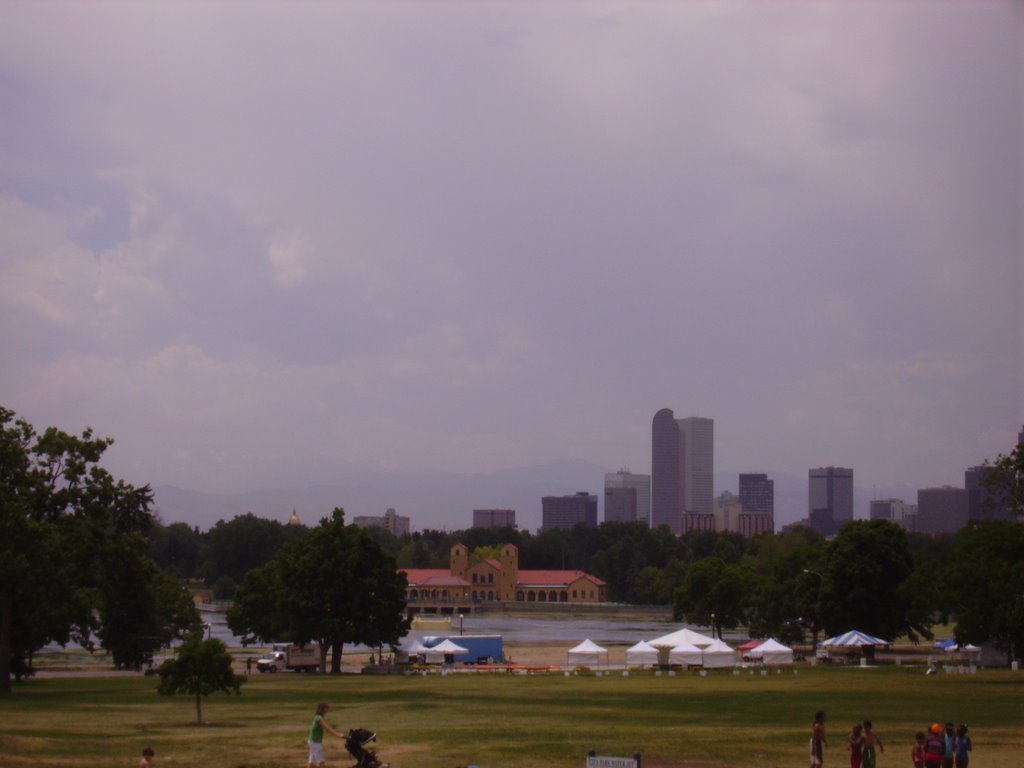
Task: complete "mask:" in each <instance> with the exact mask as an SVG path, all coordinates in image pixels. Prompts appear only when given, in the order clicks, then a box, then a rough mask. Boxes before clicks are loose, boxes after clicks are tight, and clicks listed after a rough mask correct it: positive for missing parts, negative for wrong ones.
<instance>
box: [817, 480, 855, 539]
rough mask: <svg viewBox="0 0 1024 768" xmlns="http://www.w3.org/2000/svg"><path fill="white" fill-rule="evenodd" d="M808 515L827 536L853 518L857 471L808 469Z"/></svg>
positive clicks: (820, 531)
mask: <svg viewBox="0 0 1024 768" xmlns="http://www.w3.org/2000/svg"><path fill="white" fill-rule="evenodd" d="M807 513H808V514H807V517H808V518H809V520H810V523H811V527H812V528H814V529H815V530H816V531H818V532H819V533H820V534H821V535H823V536H833V535H835V534H836V533H837V532H838V531H839V529H840V528H842V527H843V525H844V524H846V523H848V522H850V521H851V520H853V470H852V469H847V468H845V467H819V468H817V469H811V470H809V471H808V483H807Z"/></svg>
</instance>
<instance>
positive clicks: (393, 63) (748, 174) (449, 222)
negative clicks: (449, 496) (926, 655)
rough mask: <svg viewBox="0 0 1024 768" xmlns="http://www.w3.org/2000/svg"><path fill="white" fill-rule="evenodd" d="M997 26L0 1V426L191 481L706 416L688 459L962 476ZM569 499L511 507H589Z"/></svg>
mask: <svg viewBox="0 0 1024 768" xmlns="http://www.w3.org/2000/svg"><path fill="white" fill-rule="evenodd" d="M1022 30H1024V16H1022V10H1021V5H1020V4H1019V3H1013V2H980V3H892V4H889V3H867V4H856V3H845V2H825V3H800V2H796V3H777V4H776V3H742V2H738V3H712V2H703V3H702V2H693V3H664V4H662V3H593V4H590V3H587V4H583V3H523V4H507V3H486V2H485V3H474V4H468V3H465V4H440V3H423V4H411V3H409V4H406V3H372V4H371V3H341V4H322V3H316V4H314V3H303V2H299V3H288V4H285V3H278V4H273V3H271V4H229V3H187V4H179V3H159V2H157V3H146V4H139V5H129V4H124V3H105V2H98V3H89V4H84V3H45V2H44V3H38V2H32V3H29V2H12V3H5V4H3V6H0V103H2V104H3V105H4V109H3V112H4V119H3V120H0V323H2V327H3V329H4V333H3V334H2V335H0V357H2V359H3V361H4V362H3V366H2V367H0V404H2V405H4V406H5V407H8V408H11V409H13V410H14V411H15V412H16V413H17V414H18V415H19V416H21V417H23V418H26V419H28V420H29V421H30V422H32V423H33V424H34V425H35V426H36V427H37V428H43V427H46V426H50V425H53V426H58V427H61V428H62V429H65V430H68V431H79V430H81V429H83V428H84V427H86V426H91V427H92V428H94V430H95V431H96V432H97V434H99V435H104V436H111V437H113V438H114V439H115V440H116V443H115V445H114V446H113V447H112V448H111V449H110V451H109V452H108V453H107V455H106V457H105V461H104V464H105V465H106V466H107V467H108V468H109V469H110V470H111V471H112V472H113V473H114V474H115V475H117V476H119V477H123V478H125V479H126V480H128V481H129V482H132V483H135V484H144V483H149V484H151V485H153V486H156V487H160V486H176V487H179V488H185V489H192V490H195V491H202V492H207V493H240V492H249V491H259V490H263V489H274V488H303V487H308V486H313V485H325V484H326V485H329V484H331V483H334V482H337V481H338V479H339V478H342V477H352V476H354V475H358V474H359V473H366V472H372V473H382V474H383V475H385V476H386V475H389V474H394V475H396V476H401V477H404V478H408V477H409V476H410V475H416V476H420V477H423V476H426V475H429V473H433V472H439V473H446V474H449V475H451V474H456V475H466V476H471V475H477V474H484V475H487V474H491V473H497V472H502V471H505V470H515V469H517V468H522V467H530V466H536V465H545V464H550V463H552V462H556V466H557V462H562V461H563V460H573V461H578V462H586V463H588V464H590V465H595V466H598V467H602V468H603V469H604V470H605V471H614V470H616V469H618V468H619V467H622V466H629V467H630V468H631V469H633V470H634V471H636V472H650V464H651V431H650V430H651V418H652V416H653V415H654V413H655V412H656V411H657V410H658V409H660V408H664V407H668V408H672V409H673V410H674V411H675V413H676V414H677V415H678V416H680V417H686V416H707V417H711V418H713V419H714V420H715V470H716V473H731V474H733V475H735V473H738V472H766V473H768V474H769V475H772V474H776V473H778V474H785V475H790V476H795V477H803V478H806V473H807V470H808V468H810V467H818V466H825V465H831V464H834V465H840V466H845V467H851V468H853V469H854V471H855V482H856V485H857V486H858V487H859V488H860V489H870V488H893V487H901V488H919V487H929V486H936V485H943V484H951V485H962V483H963V472H964V469H965V468H967V467H969V466H972V465H975V464H978V463H980V462H982V461H983V460H985V459H986V458H988V459H994V458H995V457H996V455H997V454H1000V453H1005V452H1007V451H1009V450H1010V449H1012V447H1013V446H1014V444H1015V443H1016V440H1017V432H1018V431H1019V430H1020V429H1021V425H1022V424H1024V394H1022V390H1024V386H1022V382H1024V373H1022V361H1024V348H1022V333H1021V328H1022V326H1024V317H1022V311H1021V295H1022V292H1024V282H1022V281H1024V274H1022V269H1021V242H1022V229H1021V216H1020V212H1021V210H1022V195H1021V190H1022V186H1021V173H1022V168H1024V164H1022V152H1021V137H1022V136H1024V126H1022V125H1021V114H1022V110H1021V107H1022V101H1024V94H1022V90H1021V89H1022V85H1021V83H1022V82H1024V78H1022V77H1021V75H1022V58H1021V56H1022V54H1021V51H1022V50H1024V48H1022V46H1021V35H1022ZM575 479H576V478H575V477H572V478H571V482H570V480H569V479H568V476H567V479H566V482H565V485H558V484H557V479H553V481H552V487H551V488H550V493H552V494H560V493H571V492H574V491H577V490H590V491H592V492H594V493H599V492H600V490H601V489H600V487H599V486H596V485H595V486H592V487H590V488H576V487H572V482H575ZM402 482H403V483H406V482H407V481H406V480H403V481H402ZM725 489H726V487H723V486H719V487H717V488H716V492H718V491H720V490H725ZM732 489H733V490H735V488H734V487H733V488H732ZM281 503H282V506H283V507H284V508H283V509H281V512H282V513H287V512H290V510H291V507H292V506H293V505H292V504H290V503H288V502H287V501H286V500H285V499H283V498H282V500H281ZM336 503H337V504H340V505H346V504H349V502H347V501H346V499H343V498H341V499H337V501H336ZM374 503H376V502H374ZM385 503H387V502H385ZM409 503H410V504H411V503H413V502H409ZM497 503H498V501H497V500H494V499H489V498H480V499H478V500H476V501H475V502H473V504H475V505H476V506H481V507H488V506H494V505H496V504H497ZM387 505H388V506H396V505H397V506H401V505H400V504H398V503H397V502H393V503H389V504H387ZM538 507H539V500H538ZM470 509H471V507H467V508H466V509H458V510H451V512H450V517H446V516H445V515H442V514H441V513H437V514H435V515H433V516H432V517H430V518H429V519H422V520H417V518H416V514H417V510H416V509H415V508H414V507H412V506H404V507H402V508H400V512H402V513H403V514H407V515H410V516H411V517H412V518H413V522H414V526H415V527H418V528H421V527H426V525H427V524H429V525H433V526H441V525H445V526H447V527H449V528H458V527H464V526H465V525H467V524H468V519H469V513H470ZM299 511H300V512H301V513H304V520H305V521H306V522H311V521H312V519H313V518H315V517H316V516H317V515H319V514H323V513H325V512H326V511H327V510H320V509H316V510H314V509H310V510H302V509H300V510H299ZM351 511H353V512H354V513H357V514H363V513H382V512H383V509H382V508H374V509H358V508H356V509H353V510H351ZM856 512H857V515H858V516H864V513H865V510H864V509H862V508H858V509H857V510H856ZM445 514H447V513H445ZM531 514H532V512H531V511H528V510H523V512H522V514H521V519H524V522H526V521H530V520H531V519H532V518H531V517H530V515H531Z"/></svg>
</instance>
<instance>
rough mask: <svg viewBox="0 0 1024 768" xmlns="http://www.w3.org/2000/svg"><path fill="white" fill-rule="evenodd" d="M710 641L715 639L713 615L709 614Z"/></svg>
mask: <svg viewBox="0 0 1024 768" xmlns="http://www.w3.org/2000/svg"><path fill="white" fill-rule="evenodd" d="M711 639H712V640H714V639H715V614H713V613H712V614H711Z"/></svg>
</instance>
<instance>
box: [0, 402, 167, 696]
mask: <svg viewBox="0 0 1024 768" xmlns="http://www.w3.org/2000/svg"><path fill="white" fill-rule="evenodd" d="M112 442H113V441H112V440H110V439H107V438H95V437H93V434H92V430H89V429H86V430H85V431H83V433H82V434H81V435H80V436H76V435H70V434H67V433H65V432H62V431H60V430H58V429H56V428H54V427H50V428H48V429H46V430H45V431H44V432H43V433H42V434H39V433H37V432H36V431H35V429H34V428H33V427H32V425H30V424H29V423H28V422H26V421H24V420H22V419H16V418H15V414H14V412H13V411H11V410H8V409H6V408H2V407H0V692H9V691H10V686H11V675H12V674H14V675H18V676H20V675H21V674H25V673H27V672H28V671H30V665H31V657H32V654H33V653H34V652H35V651H36V650H38V649H39V648H41V647H42V646H43V645H45V644H46V643H48V642H58V643H61V644H64V643H67V642H69V641H71V640H75V641H77V642H79V643H81V644H82V645H84V646H86V647H91V643H92V636H93V633H94V632H97V631H99V632H100V635H101V638H102V637H103V636H104V633H105V631H106V630H105V628H104V627H103V625H102V622H103V620H104V619H105V618H106V619H110V618H111V616H112V613H111V612H110V611H109V610H107V611H105V610H104V606H107V607H109V606H113V605H114V604H116V603H119V602H120V603H126V602H131V601H133V600H135V599H136V598H137V597H138V593H139V592H140V591H141V592H142V594H143V595H144V596H147V597H148V598H149V599H155V598H156V597H158V596H160V595H162V594H163V593H162V591H160V590H156V591H153V592H147V591H146V590H140V584H139V582H137V581H135V580H133V579H120V578H112V577H111V574H112V573H115V572H116V570H117V568H118V567H119V565H118V563H117V560H118V558H119V557H122V556H125V553H127V552H130V553H131V558H130V559H134V558H135V557H142V555H141V552H142V547H143V546H144V539H143V537H144V535H145V533H146V531H147V529H148V527H149V525H150V524H151V522H152V516H151V515H150V513H149V507H150V505H151V503H152V493H151V492H150V489H149V487H148V486H142V487H139V488H136V487H134V486H131V485H129V484H126V483H125V482H123V481H120V480H115V479H114V478H113V477H111V475H110V474H109V473H108V472H107V471H106V470H105V469H103V467H101V466H100V464H99V462H100V459H101V458H102V456H103V453H104V452H105V451H106V449H107V448H108V447H109V446H110V445H111V443H112ZM107 636H108V637H112V636H113V635H111V634H109V632H107Z"/></svg>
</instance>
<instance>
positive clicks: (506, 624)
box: [203, 612, 747, 650]
mask: <svg viewBox="0 0 1024 768" xmlns="http://www.w3.org/2000/svg"><path fill="white" fill-rule="evenodd" d="M203 621H204V622H206V623H207V624H209V626H210V632H211V634H212V636H213V637H216V638H219V639H220V640H223V641H224V642H225V643H227V645H228V646H229V647H238V646H240V645H241V641H240V640H239V639H238V638H237V637H236V636H235V635H233V634H232V632H231V630H230V629H228V625H227V621H226V619H225V616H224V614H223V613H217V612H204V613H203ZM683 626H688V627H689V628H690V629H693V630H694V631H697V632H701V633H702V634H707V635H710V634H711V631H710V629H709V628H708V627H697V626H693V625H683V624H681V623H679V622H673V621H671V620H669V618H668V617H667V616H666V617H657V616H642V615H641V616H629V615H623V616H615V615H608V616H594V615H589V616H573V615H557V614H552V615H543V614H542V615H537V614H522V613H517V612H512V613H504V612H501V613H497V612H496V613H480V614H471V615H467V616H466V617H465V618H464V619H463V620H462V632H463V633H465V634H467V635H501V636H502V638H503V640H504V641H505V642H509V643H514V644H519V645H528V644H530V643H559V642H564V643H566V644H567V645H570V644H571V645H575V644H576V643H578V642H580V641H582V640H593V641H594V642H595V643H597V644H598V645H603V646H609V645H613V646H614V645H625V646H629V645H634V644H636V643H638V642H639V641H641V640H652V639H654V638H656V637H660V636H661V635H667V634H668V633H669V632H675V631H676V630H677V629H680V628H682V627H683ZM418 634H434V635H441V634H452V635H457V634H459V617H458V616H455V617H454V618H453V619H452V628H451V630H450V632H444V631H433V630H431V631H424V632H420V633H418ZM746 637H747V636H746V634H745V633H744V634H742V635H736V636H735V637H733V636H731V635H730V633H728V632H726V633H725V634H724V639H725V641H726V642H728V643H732V644H735V643H737V642H743V641H745V640H746ZM346 650H348V648H346ZM352 650H357V648H352Z"/></svg>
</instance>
